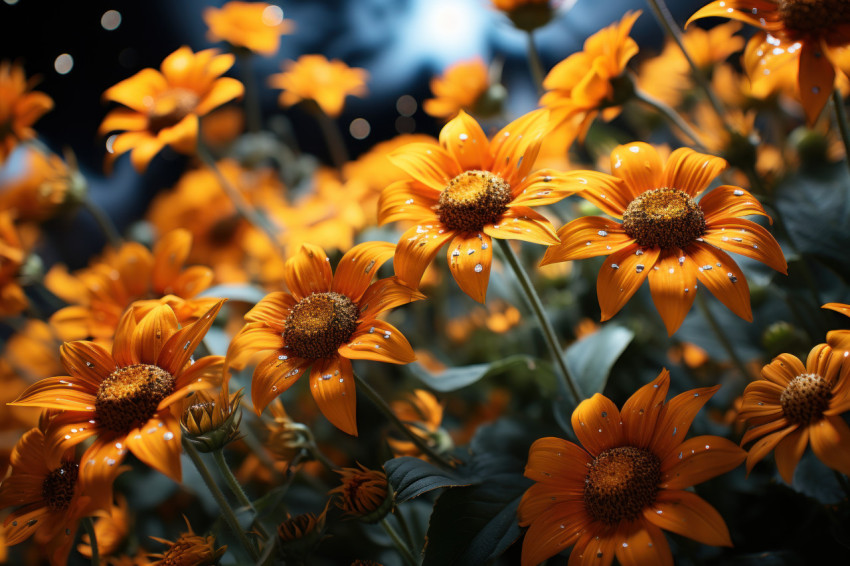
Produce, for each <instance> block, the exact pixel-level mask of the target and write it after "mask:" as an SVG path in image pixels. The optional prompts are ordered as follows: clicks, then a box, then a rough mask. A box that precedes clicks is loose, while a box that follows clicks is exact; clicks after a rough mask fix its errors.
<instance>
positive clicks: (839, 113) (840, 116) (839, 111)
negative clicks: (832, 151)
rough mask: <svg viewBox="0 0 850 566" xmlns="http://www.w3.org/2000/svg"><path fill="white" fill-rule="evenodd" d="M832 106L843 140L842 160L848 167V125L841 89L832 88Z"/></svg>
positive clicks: (849, 145)
mask: <svg viewBox="0 0 850 566" xmlns="http://www.w3.org/2000/svg"><path fill="white" fill-rule="evenodd" d="M832 106H833V107H835V118H836V121H837V122H838V130H839V131H840V132H841V141H843V142H844V162H845V163H847V167H848V168H850V125H848V123H847V111H846V110H845V109H844V100H843V99H842V98H841V91H840V90H838V89H837V88H836V89H833V90H832Z"/></svg>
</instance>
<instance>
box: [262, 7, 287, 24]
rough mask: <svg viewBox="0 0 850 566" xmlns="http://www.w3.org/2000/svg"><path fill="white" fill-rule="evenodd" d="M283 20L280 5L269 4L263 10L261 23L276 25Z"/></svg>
mask: <svg viewBox="0 0 850 566" xmlns="http://www.w3.org/2000/svg"><path fill="white" fill-rule="evenodd" d="M282 21H283V10H281V9H280V6H269V7H267V8H266V9H265V10H263V23H264V24H266V25H267V26H271V27H274V26H278V25H280V22H282Z"/></svg>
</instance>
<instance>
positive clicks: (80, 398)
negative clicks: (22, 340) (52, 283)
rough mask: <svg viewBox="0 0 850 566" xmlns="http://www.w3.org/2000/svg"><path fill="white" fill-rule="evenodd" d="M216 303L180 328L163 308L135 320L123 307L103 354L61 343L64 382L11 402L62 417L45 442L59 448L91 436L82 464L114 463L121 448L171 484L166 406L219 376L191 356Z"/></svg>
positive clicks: (217, 361) (48, 382) (53, 380)
mask: <svg viewBox="0 0 850 566" xmlns="http://www.w3.org/2000/svg"><path fill="white" fill-rule="evenodd" d="M222 304H224V301H223V300H220V301H218V302H217V303H216V304H215V305H214V306H213V307H212V308H211V309H210V310H209V311H207V312H206V314H204V315H203V316H202V317H200V319H198V320H197V321H196V322H194V323H192V324H187V325H185V326H183V328H179V324H178V321H177V315H176V314H175V313H174V310H172V308H171V307H170V306H169V305H158V306H156V307H155V308H153V309H151V310H150V311H149V312H148V313H147V314H146V315H145V316H143V317H141V320H138V321H137V317H136V313H134V312H133V309H130V310H128V311H127V312H126V313H125V314H124V316H123V317H121V321H120V322H119V326H118V330H117V332H116V335H115V343H114V345H113V347H112V353H111V354H110V352H109V351H108V350H106V348H104V347H103V346H101V345H99V344H96V343H94V342H85V341H77V342H66V343H65V344H64V345H63V346H62V349H61V356H62V363H63V364H64V365H65V369H66V370H67V371H68V373H70V376H66V375H63V376H58V377H49V378H46V379H42V380H41V381H39V382H38V383H36V384H34V385H33V386H31V387H29V388H28V389H27V390H26V391H25V392H24V393H23V395H21V397H20V398H19V399H18V400H17V401H15V402H14V403H12V404H13V405H17V406H23V407H43V408H45V409H59V410H63V411H65V412H64V413H62V414H61V415H59V416H57V417H56V418H55V419H54V421H53V425H54V426H51V434H50V442H51V444H56V445H60V446H62V447H65V446H72V445H75V444H78V443H80V442H82V441H84V440H86V439H87V438H90V437H96V438H95V440H94V443H93V444H92V445H91V446H90V447H89V448H88V449H87V450H86V452H85V454H84V455H83V458H82V460H83V461H89V460H93V461H94V462H96V463H102V462H106V463H108V464H110V465H115V464H116V463H118V462H120V461H121V460H122V459H123V458H124V456H125V455H126V454H127V451H128V450H129V451H130V452H132V453H133V454H134V455H135V456H136V457H137V458H138V459H139V460H141V461H142V462H144V463H146V464H147V465H149V466H151V467H152V468H154V469H156V470H159V471H160V472H162V473H163V474H165V475H167V476H169V477H170V478H172V479H174V480H175V481H177V482H179V481H180V478H181V475H182V474H181V468H180V451H181V450H180V422H179V419H178V418H177V417H176V416H175V415H174V414H173V413H172V406H175V404H177V405H176V408H177V409H179V401H180V400H181V399H182V398H183V397H185V396H186V395H187V394H188V393H190V392H191V391H196V390H200V389H206V388H209V387H212V386H213V385H214V380H215V379H216V378H217V377H219V376H220V375H221V369H222V363H223V361H224V358H223V357H222V356H206V357H203V358H201V359H199V360H197V361H192V360H191V357H192V354H193V353H194V351H195V348H197V346H198V344H200V343H201V340H203V338H204V335H205V334H206V333H207V330H209V328H210V326H211V325H212V323H213V320H214V319H215V315H216V314H217V313H218V311H219V309H221V305H222Z"/></svg>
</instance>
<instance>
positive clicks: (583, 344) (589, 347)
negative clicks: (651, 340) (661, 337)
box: [564, 324, 635, 398]
mask: <svg viewBox="0 0 850 566" xmlns="http://www.w3.org/2000/svg"><path fill="white" fill-rule="evenodd" d="M634 337H635V333H634V332H632V331H631V330H629V329H628V328H625V327H623V326H619V325H616V324H608V325H605V326H603V327H602V329H601V330H599V331H597V332H594V333H593V334H591V335H590V336H586V337H584V338H582V339H581V340H579V341H578V342H575V343H574V344H571V345H570V346H569V347H568V348H567V351H566V354H565V356H564V361H565V362H566V363H567V369H568V370H569V372H570V375H571V376H572V378H573V379H574V380H575V381H576V383H577V385H578V387H579V389H580V391H581V393H582V395H584V396H585V398H589V397H591V396H592V395H593V394H594V393H601V392H602V390H603V389H605V384H606V383H608V376H609V375H610V374H611V368H612V367H614V362H616V361H617V359H618V358H619V357H620V354H622V353H623V351H624V350H625V349H626V347H627V346H628V345H629V343H630V342H631V341H632V339H633V338H634Z"/></svg>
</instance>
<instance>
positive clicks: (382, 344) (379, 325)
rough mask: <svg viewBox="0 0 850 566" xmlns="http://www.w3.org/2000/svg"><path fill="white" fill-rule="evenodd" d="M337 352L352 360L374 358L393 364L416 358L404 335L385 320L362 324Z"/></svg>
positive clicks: (407, 362)
mask: <svg viewBox="0 0 850 566" xmlns="http://www.w3.org/2000/svg"><path fill="white" fill-rule="evenodd" d="M337 352H338V353H339V355H340V356H342V357H344V358H348V359H350V360H374V361H376V362H388V363H391V364H409V363H410V362H412V361H414V360H415V359H416V354H414V353H413V348H411V347H410V343H409V342H408V341H407V339H406V338H405V337H404V335H403V334H402V333H401V332H400V331H399V330H398V329H397V328H396V327H395V326H393V325H391V324H390V323H388V322H384V321H383V320H373V321H371V322H368V323H367V324H364V325H361V326H360V328H359V329H358V330H357V332H355V333H354V335H353V336H352V337H351V339H350V340H349V341H348V344H343V345H342V346H340V347H339V349H338V350H337Z"/></svg>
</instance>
